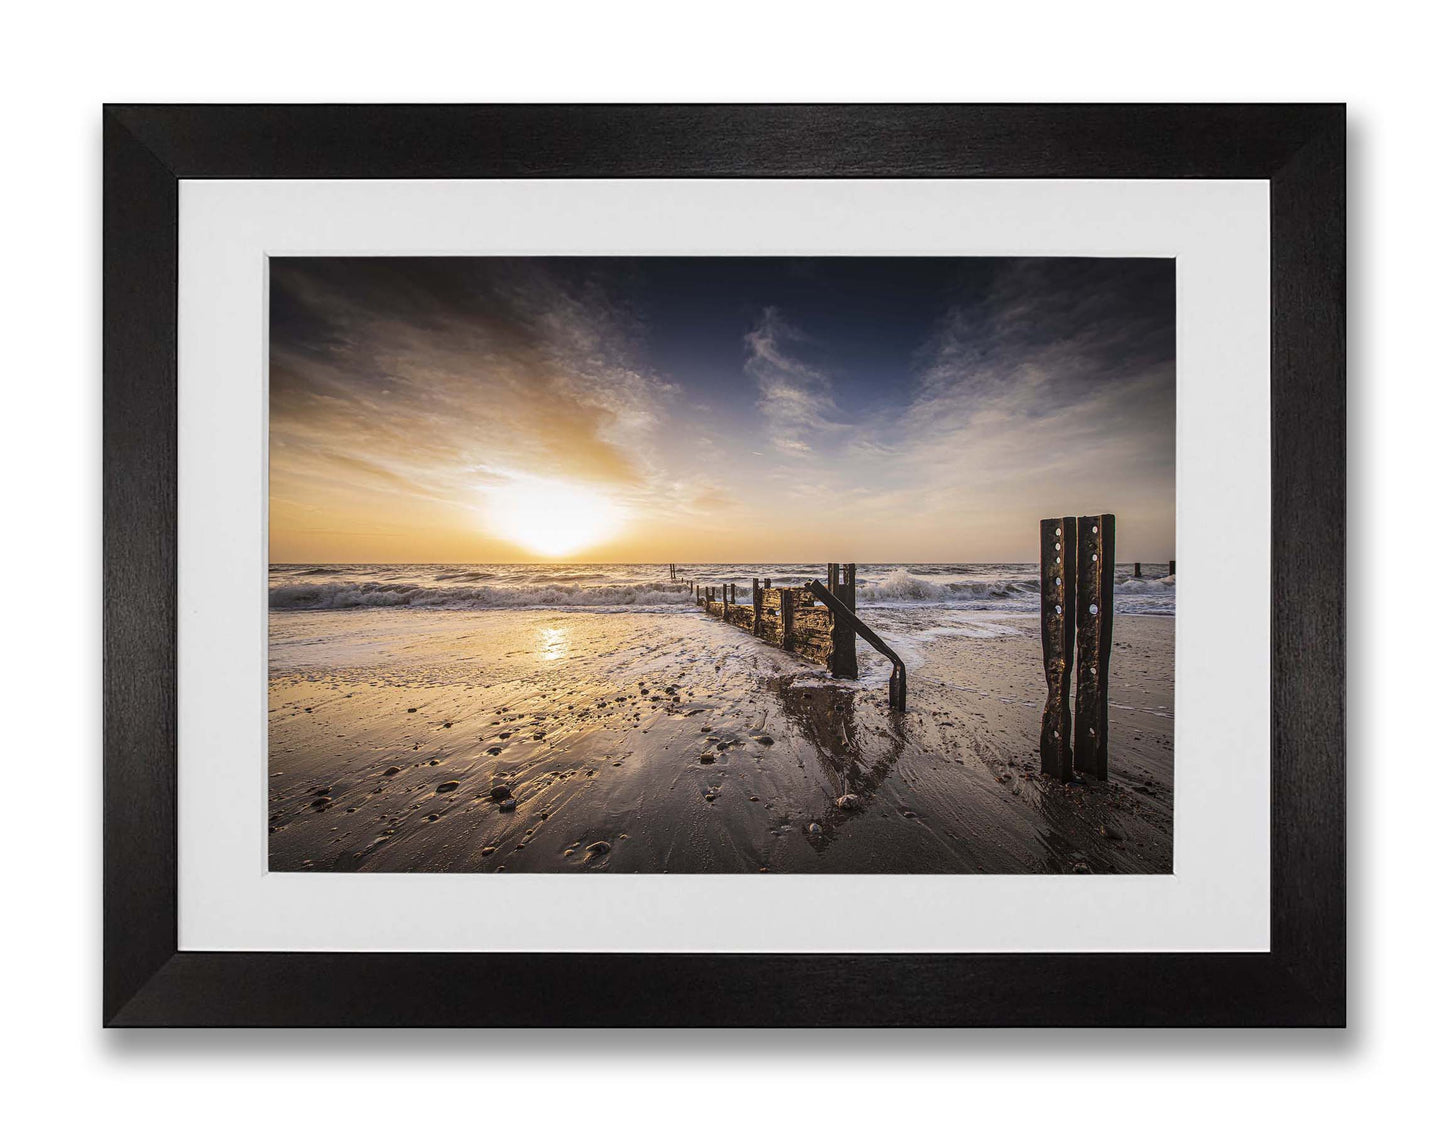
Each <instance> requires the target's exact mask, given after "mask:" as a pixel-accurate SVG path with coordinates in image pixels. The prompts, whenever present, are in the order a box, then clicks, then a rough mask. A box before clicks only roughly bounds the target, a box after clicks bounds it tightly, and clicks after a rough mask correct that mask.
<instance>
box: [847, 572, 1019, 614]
mask: <svg viewBox="0 0 1445 1127" xmlns="http://www.w3.org/2000/svg"><path fill="white" fill-rule="evenodd" d="M1038 595H1039V581H1038V580H1037V579H1002V578H994V579H959V580H953V581H951V582H943V583H935V582H933V581H931V580H928V579H923V578H922V577H920V576H917V575H914V574H913V573H912V572H911V571H908V570H906V569H904V568H899V569H898V570H896V571H893V572H890V573H889V574H888V575H886V576H884V577H883V578H882V579H874V580H868V579H861V578H860V580H859V584H858V602H859V604H860V605H862V606H868V605H869V604H872V605H879V604H883V603H985V604H998V603H1005V602H1008V601H1011V600H1014V601H1016V600H1020V599H1025V598H1027V599H1029V600H1030V606H1032V605H1034V604H1036V603H1037V602H1038Z"/></svg>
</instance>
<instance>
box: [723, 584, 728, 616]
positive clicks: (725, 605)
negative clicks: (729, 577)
mask: <svg viewBox="0 0 1445 1127" xmlns="http://www.w3.org/2000/svg"><path fill="white" fill-rule="evenodd" d="M722 587H723V597H722V620H723V621H724V622H726V621H727V620H728V585H727V584H726V583H724V584H723V585H722Z"/></svg>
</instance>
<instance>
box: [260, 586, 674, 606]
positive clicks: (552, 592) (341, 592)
mask: <svg viewBox="0 0 1445 1127" xmlns="http://www.w3.org/2000/svg"><path fill="white" fill-rule="evenodd" d="M691 603H692V598H691V596H689V595H688V593H687V592H686V591H679V590H678V589H677V587H676V585H674V584H667V583H609V584H605V585H600V586H596V587H583V586H580V585H578V584H564V583H547V584H540V585H522V586H512V587H494V586H461V585H450V586H446V587H432V586H423V585H420V584H414V583H286V584H282V585H280V586H276V587H272V588H271V596H270V604H271V609H272V610H348V609H351V608H355V607H429V608H432V609H435V610H487V609H492V608H498V607H509V608H510V607H608V606H617V607H635V606H668V605H677V606H689V605H691Z"/></svg>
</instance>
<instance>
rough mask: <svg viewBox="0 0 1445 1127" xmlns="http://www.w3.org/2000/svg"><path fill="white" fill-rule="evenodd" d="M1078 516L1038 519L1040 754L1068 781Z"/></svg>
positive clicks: (1048, 770)
mask: <svg viewBox="0 0 1445 1127" xmlns="http://www.w3.org/2000/svg"><path fill="white" fill-rule="evenodd" d="M1077 539H1078V521H1077V519H1076V518H1074V517H1054V518H1053V519H1051V520H1045V521H1040V522H1039V551H1040V568H1039V578H1040V581H1039V603H1040V605H1039V612H1040V623H1039V625H1040V633H1041V634H1042V635H1043V644H1044V677H1045V679H1046V680H1047V682H1048V687H1049V695H1048V700H1047V701H1046V702H1045V704H1044V716H1043V723H1042V725H1041V727H1040V731H1039V758H1040V759H1041V761H1042V770H1043V772H1044V774H1046V775H1052V776H1054V778H1056V779H1060V780H1063V781H1065V782H1067V781H1068V780H1069V778H1070V777H1071V776H1072V775H1073V766H1074V765H1073V750H1072V743H1071V741H1070V736H1071V735H1072V733H1071V731H1070V725H1069V681H1070V677H1069V675H1070V674H1071V673H1072V672H1073V669H1074V595H1075V587H1076V581H1075V576H1074V568H1075V551H1076V550H1077V546H1078V545H1077Z"/></svg>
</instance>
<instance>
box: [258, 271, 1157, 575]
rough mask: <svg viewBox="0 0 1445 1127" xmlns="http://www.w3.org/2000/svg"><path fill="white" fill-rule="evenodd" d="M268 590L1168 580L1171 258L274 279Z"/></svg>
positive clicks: (282, 275)
mask: <svg viewBox="0 0 1445 1127" xmlns="http://www.w3.org/2000/svg"><path fill="white" fill-rule="evenodd" d="M270 287H271V325H270V413H271V415H270V473H271V508H270V519H271V526H270V545H271V559H272V562H273V563H404V562H427V563H513V562H518V563H520V562H530V561H541V562H548V561H554V560H555V561H557V562H576V561H592V562H610V563H634V562H635V563H669V562H676V563H696V562H717V563H726V562H773V561H776V562H783V561H787V562H802V561H823V562H826V561H830V560H844V561H853V562H860V563H866V562H910V563H913V562H916V563H930V562H931V563H966V562H1026V561H1029V560H1033V559H1035V558H1037V556H1038V551H1039V547H1038V544H1039V540H1038V535H1039V533H1038V529H1039V521H1040V520H1043V519H1046V518H1049V517H1053V516H1060V515H1068V514H1075V515H1082V514H1093V513H1099V512H1112V513H1114V514H1116V516H1117V517H1118V558H1119V559H1120V560H1129V559H1140V560H1146V561H1151V562H1153V561H1164V560H1167V559H1171V558H1173V556H1174V416H1175V363H1174V357H1175V339H1174V338H1175V332H1174V307H1175V304H1174V262H1173V260H1172V259H1145V258H1132V259H1083V258H273V259H272V260H271V275H270Z"/></svg>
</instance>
